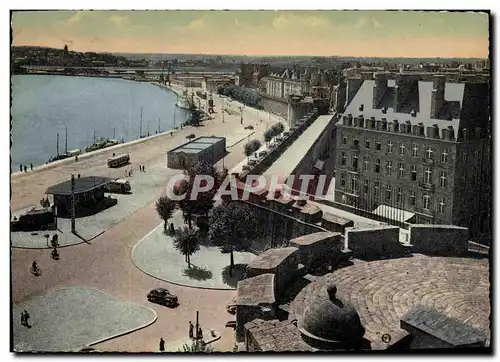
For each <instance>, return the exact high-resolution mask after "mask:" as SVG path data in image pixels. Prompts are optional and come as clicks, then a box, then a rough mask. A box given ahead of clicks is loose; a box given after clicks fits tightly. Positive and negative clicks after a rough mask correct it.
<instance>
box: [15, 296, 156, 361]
mask: <svg viewBox="0 0 500 362" xmlns="http://www.w3.org/2000/svg"><path fill="white" fill-rule="evenodd" d="M75 288H76V289H92V290H95V291H97V292H99V293H101V294H104V295H106V296H107V297H109V298H111V299H115V300H119V301H122V302H126V303H129V304H132V305H136V306H138V307H142V308H146V309H149V310H150V311H152V312H153V314H154V318H153V320H152V321H150V322H148V323H145V324H142V325H140V326H139V327H136V328H132V329H129V330H127V331H125V332H120V333H116V334H114V335H112V336H108V337H105V338H102V339H100V340H97V341H95V342H90V343H88V344H85V345H83V346H81V345H80V346H78V347H74V348H72V349H71V350H69V351H68V352H71V351H74V350H75V349H80V348H84V347H90V346H93V345H96V344H99V343H102V342H106V341H109V340H110V339H114V338H117V337H121V336H124V335H126V334H129V333H132V332H135V331H138V330H141V329H144V328H146V327H149V326H150V325H151V324H153V323H154V322H156V321H157V319H158V313H156V311H155V310H154V309H152V308H149V307H147V306H145V305H141V304H138V303H133V302H129V301H127V300H125V299H120V298H117V297H114V296H112V295H110V294H108V293H106V292H104V291H102V290H100V289H97V288H94V287H87V286H83V287H78V286H77V287H63V288H58V289H54V290H51V291H49V293H47V294H50V293H55V292H58V291H60V290H66V289H75ZM45 295H46V294H45ZM41 297H43V295H42V296H38V298H41ZM25 304H26V302H25V303H23V304H20V305H19V306H23V305H25ZM21 309H22V308H21ZM60 352H65V351H60ZM51 353H53V352H51Z"/></svg>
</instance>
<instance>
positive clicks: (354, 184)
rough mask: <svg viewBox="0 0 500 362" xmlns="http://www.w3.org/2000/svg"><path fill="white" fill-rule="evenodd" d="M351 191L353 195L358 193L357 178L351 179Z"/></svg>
mask: <svg viewBox="0 0 500 362" xmlns="http://www.w3.org/2000/svg"><path fill="white" fill-rule="evenodd" d="M351 189H352V192H353V193H357V192H358V178H357V177H353V178H352V179H351Z"/></svg>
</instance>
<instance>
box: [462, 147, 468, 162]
mask: <svg viewBox="0 0 500 362" xmlns="http://www.w3.org/2000/svg"><path fill="white" fill-rule="evenodd" d="M462 157H463V159H464V163H467V150H463V152H462Z"/></svg>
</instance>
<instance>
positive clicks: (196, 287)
mask: <svg viewBox="0 0 500 362" xmlns="http://www.w3.org/2000/svg"><path fill="white" fill-rule="evenodd" d="M178 212H179V211H178ZM174 215H175V214H174ZM172 217H173V216H172ZM161 226H163V223H161V224H159V225H158V226H157V227H155V228H154V229H153V230H151V231H150V232H149V233H147V234H146V235H144V236H143V237H142V239H141V240H139V241H138V242H137V244H135V245H134V247H133V248H132V250H131V251H130V259H132V264H134V266H135V267H136V268H137V269H139V270H140V271H141V272H143V273H144V274H146V275H149V276H150V277H152V278H154V279H156V280H161V281H163V282H166V283H169V284H172V285H177V286H180V287H186V288H193V289H204V290H221V291H230V290H236V288H231V287H227V288H220V287H204V286H195V285H189V284H182V283H178V282H172V281H170V280H166V279H163V278H159V277H157V276H155V275H153V274H151V273H148V272H147V271H145V270H143V269H142V268H140V267H139V266H138V265H137V264H136V262H135V261H134V257H133V254H134V250H135V248H136V247H137V246H138V245H139V244H140V243H142V242H143V241H144V240H145V239H146V238H147V237H148V236H150V235H151V234H153V233H154V232H155V231H156V229H158V228H159V227H161Z"/></svg>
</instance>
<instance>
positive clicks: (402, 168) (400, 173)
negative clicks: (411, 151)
mask: <svg viewBox="0 0 500 362" xmlns="http://www.w3.org/2000/svg"><path fill="white" fill-rule="evenodd" d="M404 174H405V164H404V163H402V162H400V163H399V164H398V176H399V178H403V177H404Z"/></svg>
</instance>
